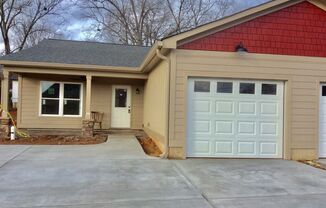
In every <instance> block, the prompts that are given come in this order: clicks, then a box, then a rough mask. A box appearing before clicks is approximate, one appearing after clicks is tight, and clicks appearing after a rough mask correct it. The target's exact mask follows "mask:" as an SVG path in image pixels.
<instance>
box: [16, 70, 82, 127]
mask: <svg viewBox="0 0 326 208" xmlns="http://www.w3.org/2000/svg"><path fill="white" fill-rule="evenodd" d="M41 80H49V79H46V78H45V77H44V78H41V79H40V78H33V77H28V76H25V77H23V78H22V82H21V83H22V89H21V90H22V94H21V107H20V109H21V112H20V116H21V118H20V121H21V122H20V125H19V128H66V129H69V128H81V124H82V118H81V117H78V118H68V117H64V118H63V117H45V116H40V115H39V109H40V81H41ZM84 92H85V91H84Z"/></svg>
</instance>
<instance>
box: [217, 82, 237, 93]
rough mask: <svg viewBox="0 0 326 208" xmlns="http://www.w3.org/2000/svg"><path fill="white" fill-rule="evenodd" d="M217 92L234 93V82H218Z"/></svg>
mask: <svg viewBox="0 0 326 208" xmlns="http://www.w3.org/2000/svg"><path fill="white" fill-rule="evenodd" d="M217 92H218V93H232V92H233V83H232V82H218V83H217Z"/></svg>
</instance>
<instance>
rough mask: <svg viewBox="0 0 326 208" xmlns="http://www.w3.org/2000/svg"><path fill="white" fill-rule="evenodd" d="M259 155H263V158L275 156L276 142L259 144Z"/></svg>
mask: <svg viewBox="0 0 326 208" xmlns="http://www.w3.org/2000/svg"><path fill="white" fill-rule="evenodd" d="M260 155H265V156H275V155H277V143H276V142H261V143H260Z"/></svg>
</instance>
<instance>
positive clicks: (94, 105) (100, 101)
mask: <svg viewBox="0 0 326 208" xmlns="http://www.w3.org/2000/svg"><path fill="white" fill-rule="evenodd" d="M111 100H112V87H111V85H110V83H108V82H103V81H102V82H101V81H97V80H96V81H94V82H93V83H92V102H91V110H92V111H98V112H101V113H104V115H103V123H102V128H103V129H109V128H110V127H111ZM96 128H98V126H96Z"/></svg>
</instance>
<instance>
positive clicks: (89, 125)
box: [82, 74, 94, 137]
mask: <svg viewBox="0 0 326 208" xmlns="http://www.w3.org/2000/svg"><path fill="white" fill-rule="evenodd" d="M85 97H86V98H85V100H86V104H85V119H84V120H83V127H82V135H83V136H84V137H92V136H94V121H93V120H92V119H91V100H92V75H89V74H88V75H86V96H85Z"/></svg>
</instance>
